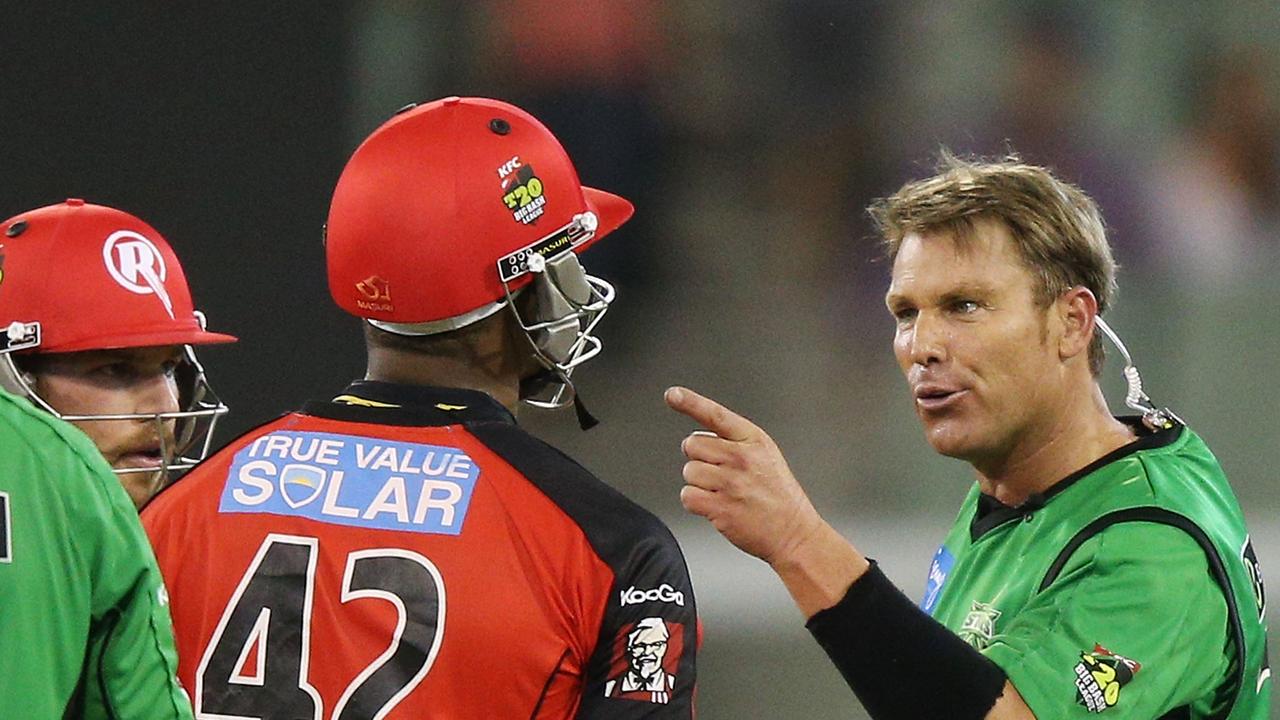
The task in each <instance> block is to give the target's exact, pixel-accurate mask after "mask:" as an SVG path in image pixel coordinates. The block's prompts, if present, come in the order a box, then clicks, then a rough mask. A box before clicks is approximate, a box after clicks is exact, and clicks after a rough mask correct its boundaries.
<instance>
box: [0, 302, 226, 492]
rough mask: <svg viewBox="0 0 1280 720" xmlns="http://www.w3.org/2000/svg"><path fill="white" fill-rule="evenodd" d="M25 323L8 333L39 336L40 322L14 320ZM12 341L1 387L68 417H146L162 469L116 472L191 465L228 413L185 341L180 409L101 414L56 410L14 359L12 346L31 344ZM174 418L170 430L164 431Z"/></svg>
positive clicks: (2, 360)
mask: <svg viewBox="0 0 1280 720" xmlns="http://www.w3.org/2000/svg"><path fill="white" fill-rule="evenodd" d="M14 325H24V326H25V332H26V334H25V335H23V329H20V328H15V327H14V326H10V328H9V331H8V335H9V336H10V337H13V336H22V337H31V336H32V334H35V335H36V337H38V333H39V330H38V327H39V323H26V324H22V323H14ZM17 345H19V343H13V344H10V345H9V346H8V347H0V387H3V388H4V389H5V390H8V391H9V392H12V393H14V394H16V395H18V396H20V397H25V398H27V399H28V400H29V401H30V402H31V403H32V404H33V405H35V406H36V407H38V408H40V409H41V410H44V411H45V412H48V413H49V414H51V415H53V416H54V417H56V418H58V419H60V420H64V421H67V422H106V421H118V420H125V421H128V420H134V421H149V422H151V423H153V427H154V429H155V433H156V437H157V438H158V439H159V440H160V457H161V458H163V459H164V463H163V465H162V466H161V467H160V468H148V467H143V468H112V469H113V470H114V471H115V473H116V474H117V475H130V474H135V473H155V472H163V473H165V474H166V476H167V475H170V474H173V473H176V472H181V471H185V470H189V469H191V468H192V467H194V466H195V465H196V464H197V463H199V462H200V461H201V460H203V459H204V458H205V457H207V456H208V454H209V450H210V448H211V445H212V443H213V431H214V428H215V427H216V426H217V423H218V419H219V418H220V417H221V416H223V415H225V414H226V413H227V410H228V408H227V406H226V405H225V404H223V402H222V401H221V400H219V399H218V396H217V395H216V394H215V393H214V392H213V387H212V386H210V385H209V381H208V378H207V377H206V376H205V372H204V367H203V366H202V365H201V364H200V361H199V360H197V359H196V354H195V351H194V350H193V349H192V348H191V346H190V345H184V346H183V353H182V354H183V358H182V362H181V363H180V364H179V366H178V368H177V370H176V371H175V373H176V375H177V383H178V403H179V407H181V408H183V409H182V410H178V411H176V412H160V413H118V414H101V415H69V414H63V413H60V412H58V411H57V410H56V409H54V408H53V406H51V405H50V404H49V403H48V402H47V401H45V399H44V398H42V397H40V394H39V393H38V392H37V391H36V389H35V387H33V385H32V383H33V381H34V378H32V377H31V375H30V374H29V373H27V372H25V371H23V370H22V369H21V368H19V367H18V365H17V363H15V362H14V355H13V352H12V351H14V350H17V349H22V348H26V347H32V345H29V344H21V347H17ZM170 423H172V425H173V430H172V432H170V431H169V430H168V427H167V426H168V425H169V424H170Z"/></svg>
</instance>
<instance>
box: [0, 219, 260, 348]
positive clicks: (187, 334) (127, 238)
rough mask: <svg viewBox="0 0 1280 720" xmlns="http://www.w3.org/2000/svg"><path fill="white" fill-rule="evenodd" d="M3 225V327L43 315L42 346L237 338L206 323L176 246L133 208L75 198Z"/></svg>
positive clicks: (0, 310) (0, 312)
mask: <svg viewBox="0 0 1280 720" xmlns="http://www.w3.org/2000/svg"><path fill="white" fill-rule="evenodd" d="M0 229H2V230H3V234H0V331H2V330H3V329H4V328H5V327H8V326H9V325H10V324H11V323H14V322H20V323H31V322H38V323H40V336H41V341H40V345H39V346H38V347H37V348H35V349H34V352H71V351H76V350H102V349H110V348H129V347H150V346H156V345H204V344H210V343H225V342H234V341H235V338H234V337H232V336H230V335H223V334H220V333H212V332H207V331H205V330H204V329H202V328H201V326H200V325H201V323H200V320H199V318H198V317H197V315H196V312H195V309H194V308H193V307H192V303H191V291H190V290H188V289H187V278H186V276H185V275H184V274H183V272H182V266H181V265H179V264H178V258H177V256H176V255H174V253H173V249H172V248H170V247H169V243H167V242H165V239H164V238H163V237H161V236H160V233H158V232H156V231H155V229H154V228H152V227H151V226H150V225H148V224H146V223H145V222H143V221H141V220H139V219H138V218H136V217H134V216H132V215H130V214H128V213H126V212H121V211H120V210H114V209H112V208H109V207H104V206H102V205H91V204H88V203H85V201H83V200H79V199H71V200H67V201H66V202H65V203H62V204H60V205H50V206H48V207H42V208H39V209H38V210H32V211H30V212H25V213H22V214H20V215H16V216H14V217H12V218H10V219H8V220H6V221H5V222H4V223H3V225H0Z"/></svg>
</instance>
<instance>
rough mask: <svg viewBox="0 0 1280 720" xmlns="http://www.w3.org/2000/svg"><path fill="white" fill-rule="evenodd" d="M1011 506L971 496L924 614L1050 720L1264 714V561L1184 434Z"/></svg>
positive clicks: (1223, 488)
mask: <svg viewBox="0 0 1280 720" xmlns="http://www.w3.org/2000/svg"><path fill="white" fill-rule="evenodd" d="M1130 424H1131V425H1133V426H1134V428H1135V430H1136V431H1137V432H1138V433H1139V437H1138V439H1137V440H1136V441H1134V442H1133V443H1130V444H1129V445H1127V446H1125V447H1123V448H1120V449H1119V450H1116V451H1115V452H1113V453H1110V454H1109V455H1107V456H1105V457H1103V458H1100V459H1099V460H1098V461H1096V462H1094V463H1092V464H1091V465H1089V466H1088V467H1085V468H1083V469H1082V470H1080V471H1079V472H1077V473H1074V474H1073V475H1071V476H1070V477H1067V478H1065V479H1063V480H1062V481H1060V482H1058V483H1057V484H1055V485H1054V486H1053V487H1052V488H1050V489H1049V490H1048V491H1047V492H1046V493H1044V494H1043V495H1038V496H1034V497H1032V498H1031V499H1030V500H1029V501H1028V502H1027V503H1025V504H1024V505H1022V506H1020V507H1018V508H1010V507H1006V506H1004V505H1001V504H1000V503H998V502H996V501H995V500H994V499H993V498H991V497H988V496H985V495H982V494H981V493H980V492H979V491H978V489H977V487H976V486H975V487H974V489H973V490H972V491H970V493H969V496H968V497H967V498H966V500H965V503H964V505H963V507H962V508H961V510H960V515H959V517H958V518H957V520H956V524H955V526H954V527H953V528H952V530H951V532H950V533H949V534H948V535H947V539H946V542H945V543H944V544H943V546H942V547H941V548H939V550H938V553H937V555H935V557H934V560H933V565H932V567H931V568H930V571H929V581H928V585H927V587H926V589H925V597H924V600H923V602H922V603H921V606H922V607H923V609H924V610H925V611H926V612H928V613H929V614H931V615H932V616H933V617H934V618H936V619H937V620H939V621H940V622H942V623H943V624H944V625H946V626H947V627H948V628H950V629H951V630H952V631H953V632H955V633H957V634H958V635H960V637H962V638H964V639H965V640H967V641H968V642H969V643H970V644H972V645H973V646H974V647H976V648H978V649H979V650H980V651H981V652H982V653H983V654H985V655H986V656H987V657H988V658H990V659H991V660H992V661H994V662H995V663H996V664H997V665H999V666H1000V667H1001V669H1003V670H1004V671H1005V673H1006V675H1008V677H1009V681H1010V682H1012V683H1013V685H1014V687H1016V688H1017V689H1018V693H1019V694H1021V695H1022V697H1023V699H1025V700H1026V702H1027V705H1028V706H1029V707H1030V708H1031V709H1032V711H1033V712H1034V713H1035V715H1036V717H1037V718H1038V719H1039V720H1052V719H1054V718H1086V717H1092V716H1093V715H1094V714H1097V713H1106V715H1105V717H1109V718H1113V719H1114V718H1143V719H1147V720H1149V719H1152V718H1164V717H1169V718H1222V719H1230V720H1265V718H1267V716H1268V709H1269V707H1270V695H1271V683H1270V681H1269V678H1270V675H1271V671H1270V669H1269V668H1268V666H1267V658H1266V625H1265V622H1264V620H1263V611H1264V605H1265V599H1264V593H1263V588H1262V580H1261V573H1260V572H1259V570H1258V563H1257V557H1256V555H1254V552H1253V548H1252V546H1251V544H1250V542H1249V537H1248V534H1247V532H1246V530H1245V526H1244V520H1243V518H1242V516H1241V513H1240V508H1239V505H1238V503H1237V502H1236V499H1235V496H1234V494H1233V493H1232V492H1231V488H1230V487H1229V486H1228V485H1227V481H1226V478H1225V477H1224V475H1223V473H1222V469H1221V468H1220V467H1219V465H1218V462H1217V460H1216V459H1215V458H1214V457H1213V454H1212V453H1210V452H1209V449H1208V448H1207V447H1206V446H1205V444H1204V442H1203V441H1202V440H1201V439H1200V438H1199V437H1198V436H1196V434H1195V433H1193V432H1191V430H1189V429H1188V428H1186V427H1185V426H1182V425H1177V424H1175V425H1173V426H1172V427H1170V428H1168V429H1164V430H1161V431H1159V432H1155V433H1151V432H1148V431H1146V430H1145V429H1143V428H1142V427H1141V425H1140V424H1139V423H1137V422H1136V421H1132V422H1130Z"/></svg>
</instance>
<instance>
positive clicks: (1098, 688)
mask: <svg viewBox="0 0 1280 720" xmlns="http://www.w3.org/2000/svg"><path fill="white" fill-rule="evenodd" d="M1141 668H1142V665H1141V664H1140V663H1138V662H1136V661H1134V660H1130V659H1129V658H1127V657H1124V656H1122V655H1117V654H1115V653H1113V652H1111V651H1110V650H1108V649H1106V648H1104V647H1102V646H1101V645H1094V646H1093V652H1082V653H1080V662H1078V663H1076V667H1075V683H1076V703H1077V704H1080V705H1083V706H1084V707H1085V709H1086V710H1088V711H1089V712H1091V713H1100V712H1102V711H1104V710H1108V709H1110V708H1113V707H1115V705H1116V703H1118V702H1120V689H1121V688H1123V687H1124V686H1125V685H1127V684H1129V681H1130V680H1132V679H1133V676H1134V675H1136V674H1138V670H1140V669H1141Z"/></svg>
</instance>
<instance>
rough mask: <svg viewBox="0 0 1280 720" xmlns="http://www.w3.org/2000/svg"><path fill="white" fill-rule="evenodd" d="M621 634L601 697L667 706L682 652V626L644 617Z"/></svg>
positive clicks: (660, 619)
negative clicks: (610, 671)
mask: <svg viewBox="0 0 1280 720" xmlns="http://www.w3.org/2000/svg"><path fill="white" fill-rule="evenodd" d="M623 632H624V633H625V635H623V636H622V637H619V639H618V643H617V646H618V647H617V649H616V652H615V657H614V660H613V664H612V666H611V670H612V673H611V676H610V678H609V680H608V681H607V682H605V685H604V696H605V697H609V698H621V699H624V700H640V701H643V702H650V703H655V704H658V705H666V704H667V703H669V702H671V693H672V691H673V690H674V689H675V686H676V670H677V668H678V667H679V663H680V654H681V651H682V649H683V648H682V645H683V643H682V641H683V637H684V634H683V633H684V628H683V626H682V625H680V623H668V622H667V621H665V620H663V619H662V618H660V617H648V618H645V619H643V620H641V621H640V622H637V623H636V624H635V625H632V626H629V627H628V628H624V630H623ZM624 639H625V644H624V642H623V640H624Z"/></svg>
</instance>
